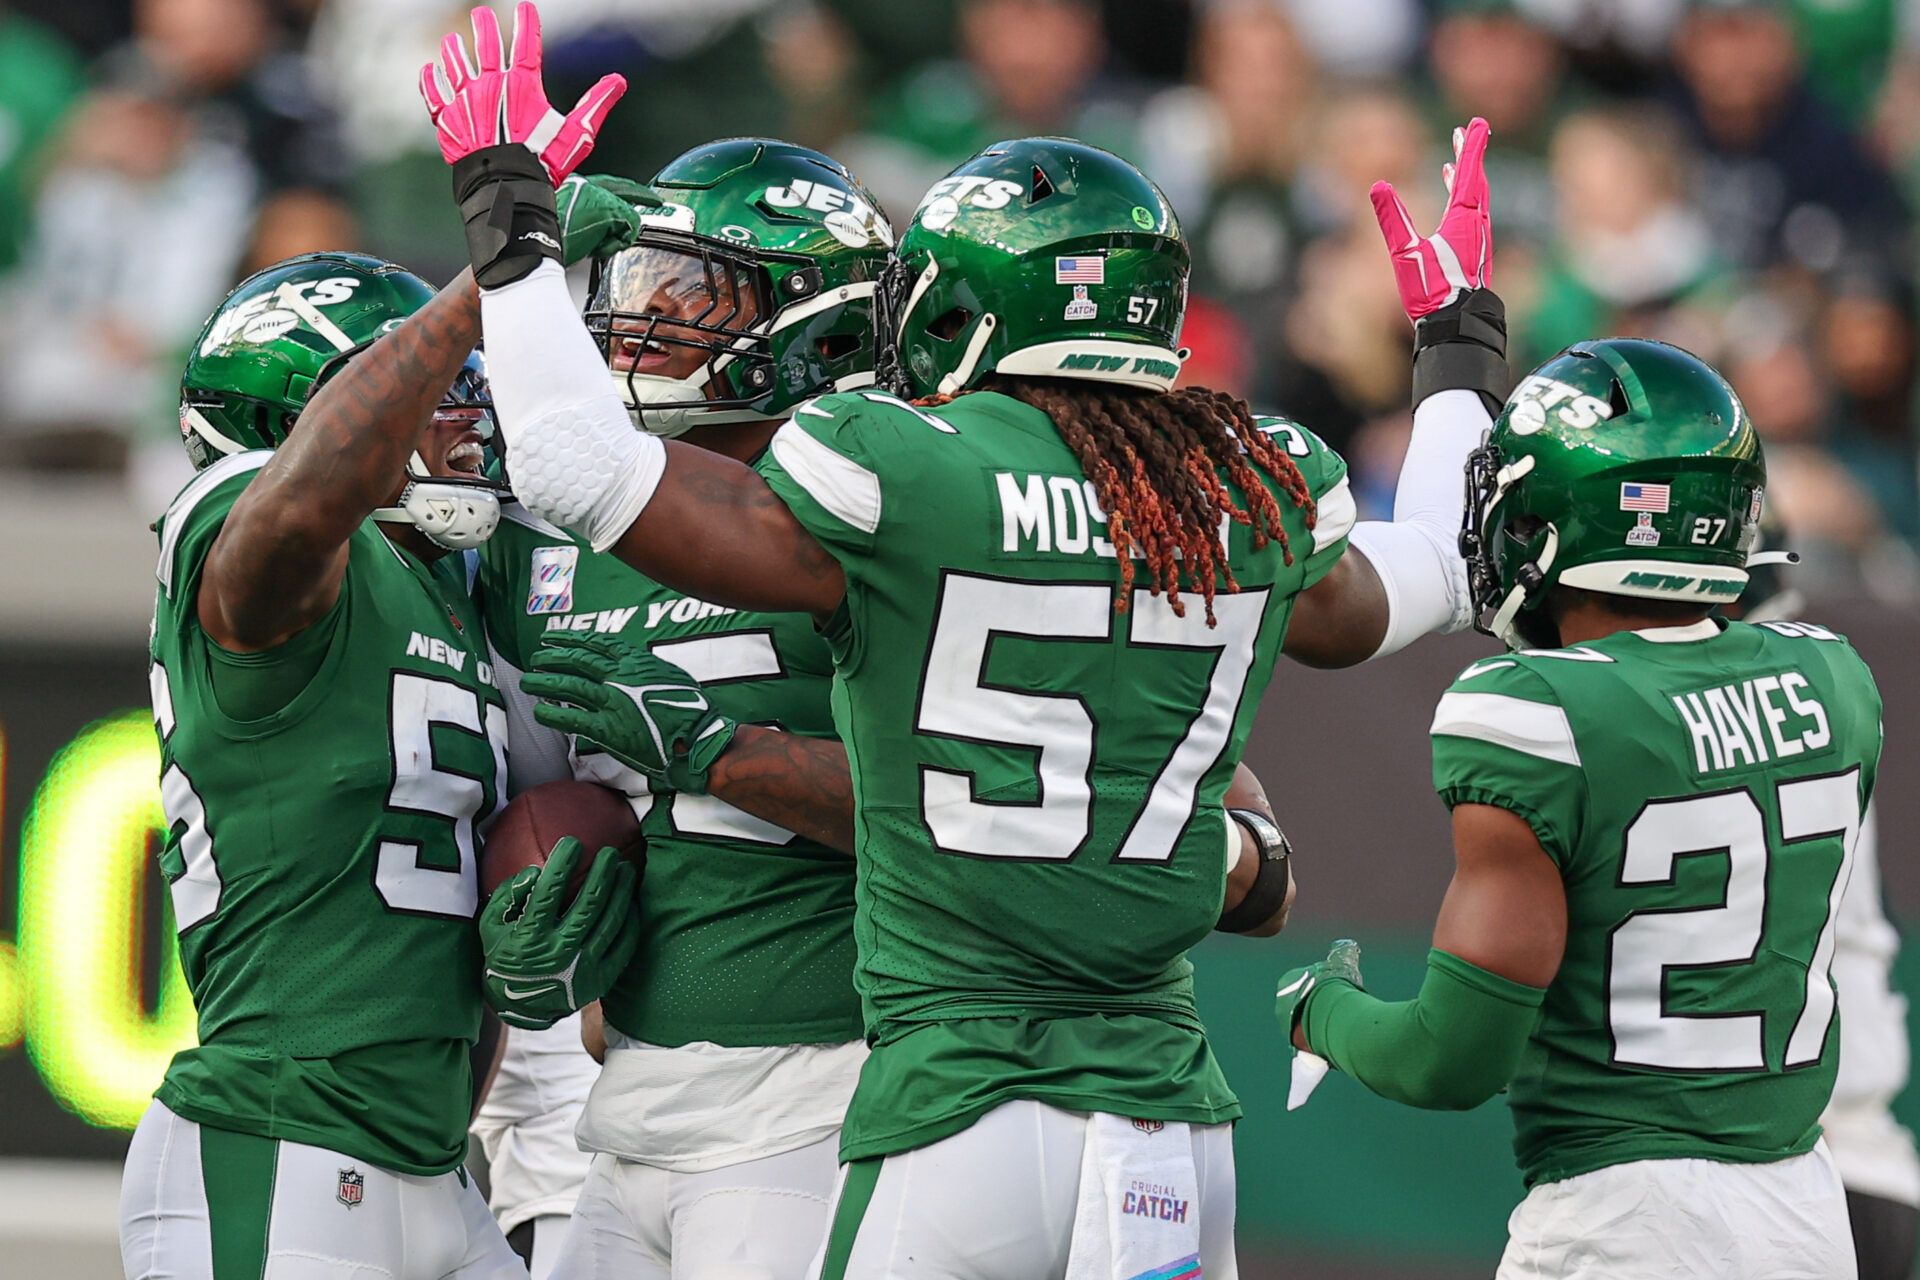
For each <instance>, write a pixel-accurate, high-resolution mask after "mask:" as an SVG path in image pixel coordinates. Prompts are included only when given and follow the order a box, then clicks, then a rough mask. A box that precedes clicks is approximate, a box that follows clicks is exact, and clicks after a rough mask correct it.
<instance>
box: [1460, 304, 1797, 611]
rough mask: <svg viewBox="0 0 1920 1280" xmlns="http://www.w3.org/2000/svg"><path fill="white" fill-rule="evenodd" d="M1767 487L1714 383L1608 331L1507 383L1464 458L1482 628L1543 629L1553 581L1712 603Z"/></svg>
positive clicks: (1738, 568) (1740, 570)
mask: <svg viewBox="0 0 1920 1280" xmlns="http://www.w3.org/2000/svg"><path fill="white" fill-rule="evenodd" d="M1766 483H1767V467H1766V460H1765V458H1764V456H1763V455H1762V453H1761V448H1760V437H1759V434H1758V433H1757V432H1756V431H1755V430H1754V427H1753V423H1752V421H1751V420H1750V419H1749V418H1748V417H1747V414H1746V410H1745V409H1744V408H1743V407H1742V406H1741V403H1740V399H1739V397H1738V396H1736V395H1735V394H1734V392H1733V388H1732V387H1730V386H1728V385H1727V383H1726V380H1725V379H1724V378H1722V377H1721V376H1720V375H1719V374H1718V373H1715V372H1714V371H1713V370H1712V369H1711V368H1709V367H1708V366H1707V365H1706V364H1705V363H1704V362H1703V361H1701V360H1699V359H1698V358H1696V357H1694V356H1692V355H1690V354H1688V353H1687V352H1685V351H1682V350H1681V349H1680V348H1678V347H1673V346H1668V345H1667V344H1666V343H1662V342H1650V341H1645V340H1642V339H1636V338H1608V339H1604V340H1600V341H1595V342H1585V343H1580V344H1577V345H1575V346H1572V347H1569V348H1567V349H1566V350H1565V351H1562V352H1561V353H1560V354H1559V355H1557V356H1555V357H1554V358H1553V359H1551V360H1549V361H1547V362H1546V363H1545V364H1543V365H1541V366H1540V367H1539V368H1537V369H1535V370H1534V371H1533V372H1532V373H1531V374H1529V375H1527V376H1526V377H1525V378H1523V379H1522V380H1521V381H1520V385H1519V386H1517V387H1516V388H1515V389H1514V392H1513V394H1512V396H1510V397H1509V398H1508V400H1507V404H1506V408H1505V409H1504V410H1503V411H1502V412H1501V414H1500V417H1499V419H1498V420H1497V421H1496V422H1495V423H1494V424H1493V430H1492V432H1491V434H1490V435H1489V436H1488V439H1487V443H1486V444H1485V445H1484V446H1483V447H1482V448H1480V449H1479V450H1476V451H1475V453H1474V454H1473V455H1472V457H1471V458H1470V459H1469V461H1468V464H1467V486H1468V495H1467V498H1468V513H1467V525H1466V529H1465V531H1464V532H1463V534H1462V535H1461V551H1462V553H1463V554H1464V555H1465V556H1466V559H1467V565H1468V572H1469V576H1470V578H1471V580H1472V583H1473V591H1474V603H1475V605H1476V607H1477V608H1478V609H1479V610H1480V611H1481V612H1482V613H1484V612H1485V611H1486V610H1487V609H1489V608H1492V609H1494V610H1495V613H1494V616H1493V619H1492V621H1491V623H1490V624H1488V625H1487V626H1486V627H1484V628H1483V629H1484V630H1487V631H1490V632H1491V633H1493V634H1495V635H1498V636H1499V637H1500V638H1501V639H1503V640H1505V641H1507V643H1509V644H1514V643H1516V637H1519V636H1522V635H1524V633H1527V632H1532V633H1534V634H1543V633H1542V632H1541V630H1540V628H1539V627H1538V626H1537V625H1535V624H1536V623H1537V621H1538V620H1539V619H1540V618H1541V617H1542V616H1543V615H1541V614H1540V613H1539V612H1538V611H1539V610H1540V609H1541V608H1542V606H1543V605H1544V604H1545V602H1546V598H1547V592H1548V589H1549V588H1550V587H1552V586H1553V585H1554V584H1555V583H1563V584H1565V585H1567V586H1570V587H1579V588H1582V589H1584V590H1588V591H1596V592H1601V593H1604V594H1608V595H1620V596H1637V597H1642V598H1646V599H1656V600H1686V601H1699V602H1701V603H1702V604H1725V603H1728V602H1730V601H1732V600H1734V599H1737V598H1738V597H1739V595H1740V592H1741V591H1742V589H1743V588H1744V587H1745V586H1746V583H1747V568H1746V565H1747V553H1748V551H1749V550H1750V549H1751V548H1752V546H1753V545H1754V543H1755V541H1756V539H1757V537H1758V524H1759V519H1760V507H1761V495H1762V493H1763V491H1764V489H1765V487H1766Z"/></svg>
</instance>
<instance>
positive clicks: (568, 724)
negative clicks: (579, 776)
mask: <svg viewBox="0 0 1920 1280" xmlns="http://www.w3.org/2000/svg"><path fill="white" fill-rule="evenodd" d="M530 666H531V669H530V670H529V671H528V672H527V674H526V675H524V676H522V677H521V679H520V688H521V689H522V690H524V691H525V692H526V693H527V695H528V696H529V697H533V698H538V699H539V700H540V701H539V702H538V703H537V704H536V705H535V706H534V708H533V717H534V719H536V720H538V721H539V722H540V723H541V724H544V725H546V726H547V727H548V728H551V729H558V730H560V731H561V732H563V733H571V734H573V735H575V736H576V737H579V738H583V739H585V740H586V742H587V744H588V745H589V746H593V747H597V748H599V749H600V750H602V751H604V752H606V753H607V754H608V755H610V756H612V757H613V758H614V759H616V760H618V761H620V762H621V763H622V764H624V765H626V766H627V767H628V768H630V769H634V770H637V771H639V772H640V773H643V774H645V775H646V776H647V778H648V779H649V780H651V781H652V782H654V783H657V784H659V785H660V786H661V787H662V788H664V789H668V790H673V791H684V792H687V793H689V794H691V795H705V794H706V793H707V771H708V770H709V769H711V768H712V767H713V762H714V761H715V760H717V759H719V758H720V753H721V752H723V751H725V750H726V749H727V747H728V745H729V744H730V743H732V741H733V735H734V733H735V732H736V731H737V730H738V729H739V727H740V726H739V723H738V722H737V721H735V720H733V719H732V718H730V717H728V716H724V715H721V714H720V712H718V711H716V710H715V709H714V707H713V704H712V703H711V702H709V701H708V700H707V693H706V690H704V689H702V688H701V687H700V683H699V681H697V680H695V679H694V678H693V677H692V676H690V675H688V674H687V673H686V672H684V671H682V670H681V669H680V668H679V667H676V666H674V665H673V664H672V663H671V662H668V661H667V660H666V659H665V658H659V657H655V656H654V655H653V654H652V653H649V652H648V651H647V650H645V649H641V648H638V647H636V646H634V645H631V644H628V643H626V642H625V641H622V640H615V639H613V638H612V637H610V636H587V635H578V636H577V635H571V634H561V635H550V636H548V637H547V638H546V639H545V640H544V641H542V642H541V645H540V648H539V649H538V650H537V651H536V652H535V653H534V655H533V662H532V663H531V664H530Z"/></svg>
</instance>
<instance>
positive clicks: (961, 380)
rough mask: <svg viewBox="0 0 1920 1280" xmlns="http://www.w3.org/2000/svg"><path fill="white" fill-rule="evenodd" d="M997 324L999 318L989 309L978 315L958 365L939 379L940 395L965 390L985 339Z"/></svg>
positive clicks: (984, 348) (985, 343)
mask: <svg viewBox="0 0 1920 1280" xmlns="http://www.w3.org/2000/svg"><path fill="white" fill-rule="evenodd" d="M999 325H1000V318H999V317H998V316H996V315H994V314H993V312H991V311H989V312H987V314H985V315H983V316H981V317H980V323H979V324H978V325H976V326H974V330H973V337H971V338H969V339H967V350H966V354H965V355H963V356H961V357H960V363H959V365H958V366H957V367H956V368H955V369H954V371H953V372H952V373H950V374H948V375H947V376H946V377H944V378H942V379H940V386H939V391H940V394H941V395H943V396H951V395H958V394H959V393H960V392H962V391H964V390H966V388H967V383H968V382H970V381H972V379H973V370H974V366H975V365H977V364H979V363H980V353H981V352H982V351H985V350H986V349H987V340H988V339H989V338H991V337H993V331H994V330H995V329H996V328H998V327H999Z"/></svg>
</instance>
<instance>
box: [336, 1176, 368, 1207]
mask: <svg viewBox="0 0 1920 1280" xmlns="http://www.w3.org/2000/svg"><path fill="white" fill-rule="evenodd" d="M366 1196H367V1176H366V1175H365V1174H364V1173H361V1172H360V1171H359V1170H358V1169H342V1170H341V1171H340V1189H339V1190H338V1191H336V1192H335V1193H334V1198H335V1199H337V1200H339V1201H340V1203H341V1204H343V1205H345V1206H347V1208H349V1209H351V1208H353V1207H354V1206H355V1205H357V1204H359V1203H360V1202H361V1201H362V1200H364V1199H366Z"/></svg>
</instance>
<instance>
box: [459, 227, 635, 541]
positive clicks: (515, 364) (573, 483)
mask: <svg viewBox="0 0 1920 1280" xmlns="http://www.w3.org/2000/svg"><path fill="white" fill-rule="evenodd" d="M480 328H481V332H482V333H484V334H485V335H486V340H487V380H488V382H489V383H490V384H491V385H492V388H493V403H494V409H495V412H496V413H497V414H498V416H499V420H500V431H501V434H502V435H503V436H504V437H505V438H506V443H507V466H508V470H509V473H510V475H511V477H512V480H513V492H514V496H515V497H517V498H519V500H520V501H521V503H523V504H524V505H525V506H526V507H527V509H528V510H530V511H532V512H533V513H534V514H535V515H538V516H540V517H541V518H543V519H546V520H550V521H552V522H553V523H554V524H557V525H559V526H560V527H561V528H563V529H567V530H570V531H572V532H574V533H577V534H579V535H580V536H581V537H583V538H585V539H586V540H587V541H588V542H590V543H592V544H593V549H594V550H595V551H605V550H606V549H607V548H608V547H611V546H612V545H613V544H614V543H615V542H618V541H619V540H620V535H621V534H623V533H625V532H626V531H627V528H628V527H629V526H630V525H632V524H633V522H634V520H635V519H637V518H638V517H639V515H640V512H641V511H642V510H643V509H645V507H646V505H647V502H648V500H649V499H651V498H652V497H653V491H654V489H655V488H657V487H658V486H659V484H660V476H661V474H662V473H663V472H664V471H665V470H666V466H667V450H666V446H665V445H663V444H661V443H660V441H659V440H658V439H657V438H655V437H653V436H650V435H647V434H645V433H644V432H641V431H638V430H635V428H634V425H633V421H632V419H630V418H629V417H628V416H627V407H626V406H625V405H624V404H622V403H621V402H620V396H619V393H618V392H616V391H615V390H614V387H613V379H612V377H611V376H609V375H608V373H607V366H606V362H605V361H603V360H602V359H601V358H600V354H599V352H597V351H595V350H594V348H593V339H592V338H591V337H589V336H588V334H587V330H586V327H585V326H584V325H583V324H581V322H580V313H579V312H578V311H576V310H575V309H574V306H573V298H572V296H571V295H570V294H569V293H568V292H567V277H566V273H565V272H564V271H562V270H561V269H560V264H559V263H557V262H543V263H541V264H540V265H539V266H538V267H535V268H534V269H533V272H532V274H530V275H528V276H526V277H524V278H523V279H520V280H516V281H514V282H513V283H512V284H509V285H502V286H501V287H500V288H498V289H482V290H481V291H480Z"/></svg>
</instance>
